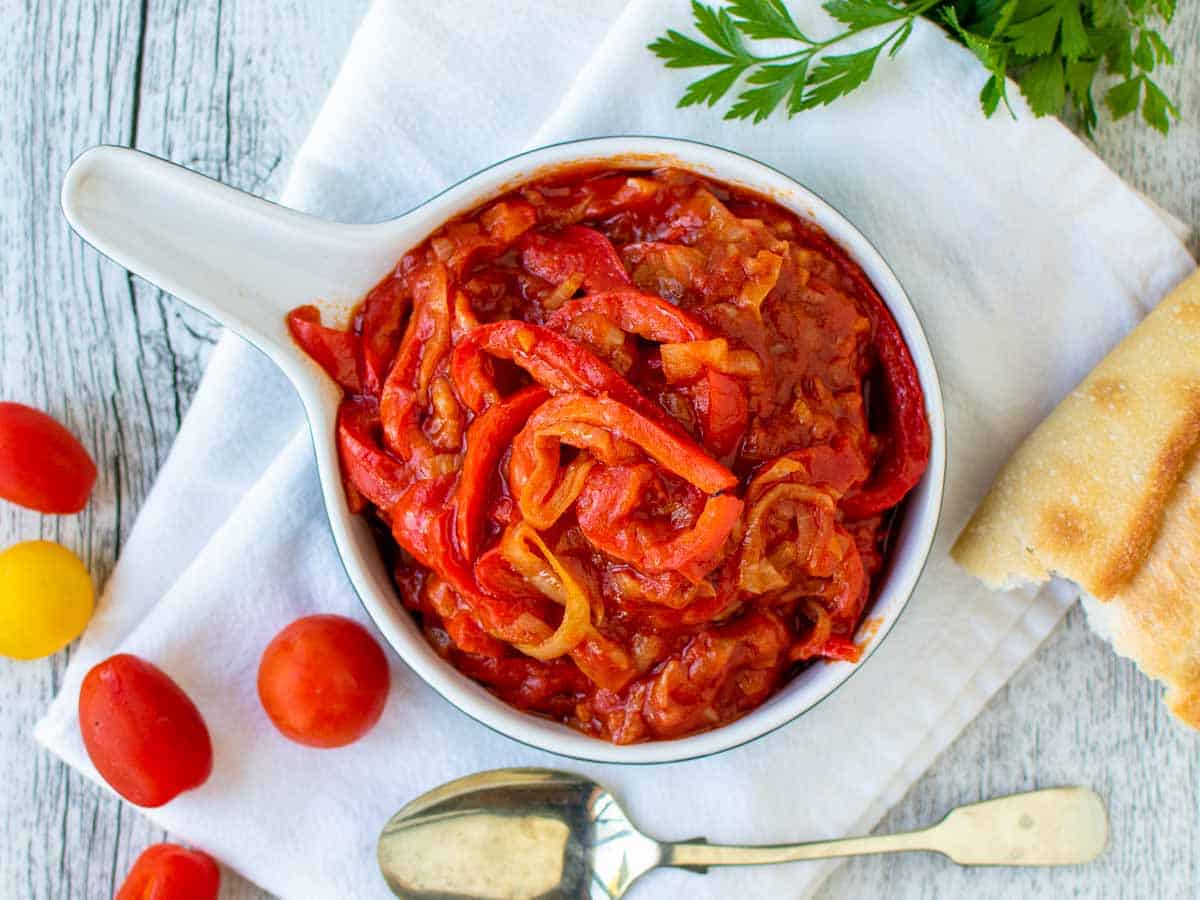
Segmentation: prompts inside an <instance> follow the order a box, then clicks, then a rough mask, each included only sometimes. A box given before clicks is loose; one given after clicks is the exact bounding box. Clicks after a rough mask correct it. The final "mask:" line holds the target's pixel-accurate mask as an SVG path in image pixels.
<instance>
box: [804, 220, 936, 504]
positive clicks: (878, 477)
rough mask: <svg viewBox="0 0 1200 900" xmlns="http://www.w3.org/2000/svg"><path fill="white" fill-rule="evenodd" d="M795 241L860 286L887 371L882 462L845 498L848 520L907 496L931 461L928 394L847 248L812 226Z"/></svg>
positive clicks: (874, 340) (879, 356) (880, 302)
mask: <svg viewBox="0 0 1200 900" xmlns="http://www.w3.org/2000/svg"><path fill="white" fill-rule="evenodd" d="M797 240H798V241H800V242H802V243H804V244H806V245H808V246H810V247H813V248H815V249H817V250H818V251H819V252H821V253H822V254H824V255H825V256H826V257H828V258H829V259H832V260H833V261H834V263H835V265H836V266H837V267H838V271H839V272H841V273H842V275H843V276H845V277H846V278H848V279H849V280H850V281H851V282H853V284H854V286H855V288H857V290H858V294H859V296H860V297H861V298H862V299H863V301H864V303H865V304H866V307H867V308H866V309H865V310H863V312H865V313H866V315H867V317H868V318H869V319H870V320H871V326H872V345H873V346H874V349H875V356H876V358H877V359H878V360H879V367H880V369H881V371H882V374H883V379H882V380H883V385H882V386H883V388H884V401H885V402H886V404H887V410H888V419H889V421H888V425H887V429H888V430H887V432H886V433H885V435H883V437H884V446H883V447H882V452H881V453H880V461H879V463H878V465H877V467H876V469H875V471H874V472H873V473H872V475H871V478H870V479H869V480H868V481H867V483H866V484H865V485H863V486H862V487H861V488H860V489H859V490H857V491H856V492H854V493H852V494H849V495H848V496H846V497H845V498H844V499H843V500H842V510H843V512H844V513H845V514H846V516H847V517H848V518H851V519H865V518H866V517H868V516H873V515H876V514H878V513H881V512H883V511H884V510H886V509H890V508H891V507H893V506H895V505H896V504H897V503H899V502H900V501H901V500H903V499H904V496H905V495H906V494H907V493H908V492H909V491H910V490H912V489H913V487H915V486H916V484H917V482H918V481H920V480H921V476H922V475H923V474H924V472H925V469H926V467H927V466H928V464H929V453H930V448H931V446H932V443H931V437H930V433H929V420H928V419H927V418H926V417H925V395H924V392H923V390H922V388H921V379H920V377H919V376H918V375H917V367H916V364H915V363H914V362H913V358H912V353H911V352H909V349H908V345H907V344H905V343H904V337H903V336H902V335H901V334H900V328H899V326H898V325H897V324H896V320H895V318H893V317H892V313H891V310H889V309H888V307H887V304H886V303H884V302H883V298H882V297H880V296H879V292H878V291H876V290H875V288H874V286H873V285H872V284H871V282H870V280H869V279H868V278H867V276H866V273H865V272H863V270H862V269H861V268H860V267H859V266H858V264H857V263H855V262H854V260H852V259H850V257H849V256H848V255H847V254H846V251H845V250H843V249H842V248H841V247H840V246H838V245H837V244H836V243H835V242H834V241H833V240H832V239H830V238H829V237H828V236H826V235H824V234H822V233H818V232H817V231H816V230H814V229H806V230H805V231H803V232H801V233H800V234H799V235H798V236H797Z"/></svg>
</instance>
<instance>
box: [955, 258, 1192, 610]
mask: <svg viewBox="0 0 1200 900" xmlns="http://www.w3.org/2000/svg"><path fill="white" fill-rule="evenodd" d="M1197 441H1200V274H1197V275H1193V276H1192V277H1190V278H1189V279H1188V280H1187V281H1185V282H1184V283H1183V284H1182V285H1180V287H1179V288H1177V289H1176V291H1175V292H1174V293H1173V294H1171V296H1170V297H1168V298H1167V299H1166V300H1164V301H1163V302H1162V303H1161V304H1159V306H1158V308H1157V309H1155V310H1154V312H1152V313H1150V315H1149V316H1147V317H1146V319H1145V321H1143V322H1142V323H1141V324H1140V325H1139V326H1138V327H1137V328H1136V329H1134V330H1133V332H1131V333H1130V334H1129V335H1128V336H1127V337H1126V338H1125V340H1123V341H1122V342H1121V343H1120V344H1119V345H1118V346H1117V347H1116V348H1115V349H1114V350H1113V351H1112V352H1111V353H1110V354H1109V355H1108V356H1107V357H1105V359H1104V360H1103V361H1102V362H1101V363H1100V365H1098V366H1097V367H1096V368H1095V369H1094V370H1093V371H1092V373H1091V374H1090V375H1088V376H1087V378H1085V379H1084V380H1083V382H1082V383H1081V384H1080V385H1079V386H1078V387H1077V388H1075V390H1074V391H1072V392H1071V393H1070V394H1069V395H1068V396H1067V397H1066V398H1065V399H1064V400H1063V401H1062V403H1060V404H1059V405H1058V407H1057V408H1056V409H1055V410H1054V412H1052V413H1051V414H1050V416H1049V417H1048V418H1047V419H1046V420H1045V421H1044V422H1042V424H1041V425H1039V426H1038V428H1037V430H1036V431H1034V432H1033V434H1031V435H1030V436H1029V437H1028V438H1027V439H1026V440H1025V442H1024V443H1023V444H1022V445H1021V446H1020V448H1018V450H1017V452H1016V453H1015V454H1013V456H1012V458H1011V459H1010V460H1009V461H1008V463H1007V464H1006V465H1005V466H1004V468H1003V469H1002V470H1001V472H1000V474H999V476H997V478H996V481H995V483H994V484H993V485H992V488H991V490H990V491H989V492H988V494H987V496H986V497H984V499H983V502H982V503H981V504H980V506H979V508H978V509H977V510H976V511H975V514H974V516H972V517H971V520H970V522H968V523H967V527H966V528H965V529H964V530H963V533H962V534H961V535H959V538H958V540H957V541H956V542H955V545H954V548H953V550H952V551H951V553H952V555H953V556H954V558H955V559H956V560H957V561H958V562H959V563H960V564H961V565H962V566H964V567H965V568H966V569H968V570H970V571H971V572H974V573H975V574H976V575H977V576H979V577H980V578H981V579H983V581H985V582H987V583H988V584H990V585H992V586H994V587H1002V586H1005V585H1008V584H1011V583H1013V582H1016V581H1034V582H1043V581H1046V580H1047V579H1048V578H1049V577H1050V575H1051V573H1056V574H1060V575H1063V576H1064V577H1067V578H1070V579H1071V580H1073V581H1075V582H1077V583H1078V584H1079V585H1081V586H1082V587H1083V588H1084V589H1085V590H1087V591H1088V592H1089V593H1091V594H1093V595H1094V596H1096V597H1099V598H1100V599H1108V598H1111V597H1112V596H1113V595H1114V594H1116V593H1117V592H1118V591H1119V590H1120V589H1121V588H1122V587H1123V586H1124V585H1125V584H1127V583H1128V582H1129V580H1130V579H1131V578H1132V577H1133V575H1134V574H1135V573H1136V572H1137V571H1138V569H1139V567H1140V566H1141V565H1142V563H1143V561H1144V560H1145V559H1146V555H1147V553H1148V552H1149V551H1150V547H1151V545H1152V543H1153V542H1154V539H1155V535H1156V534H1157V533H1158V529H1159V524H1160V522H1161V520H1162V513H1163V508H1164V506H1165V504H1166V501H1167V498H1168V496H1169V495H1170V493H1171V491H1172V490H1173V489H1174V487H1175V485H1176V484H1177V483H1178V481H1179V478H1180V476H1181V474H1182V472H1183V468H1184V466H1185V464H1186V463H1187V462H1188V460H1189V458H1190V456H1191V454H1192V450H1193V448H1194V447H1195V446H1196V444H1197Z"/></svg>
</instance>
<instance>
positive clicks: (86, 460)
mask: <svg viewBox="0 0 1200 900" xmlns="http://www.w3.org/2000/svg"><path fill="white" fill-rule="evenodd" d="M95 482H96V465H95V463H93V462H92V458H91V457H90V456H88V452H87V451H86V450H84V449H83V445H82V444H80V443H79V441H77V440H76V439H75V435H73V434H71V432H69V431H67V429H65V428H63V426H61V425H59V424H58V422H56V421H54V419H52V418H50V417H49V416H48V415H46V414H45V413H44V412H41V411H39V410H36V409H33V408H31V407H28V406H24V405H22V404H20V403H0V497H3V498H4V499H5V500H11V501H12V502H13V503H17V504H19V505H21V506H25V507H28V508H29V509H36V510H37V511H38V512H43V513H58V514H62V513H77V512H79V511H80V510H81V509H83V507H84V505H85V504H86V503H87V499H88V494H90V493H91V491H92V485H93V484H95Z"/></svg>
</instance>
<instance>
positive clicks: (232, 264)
mask: <svg viewBox="0 0 1200 900" xmlns="http://www.w3.org/2000/svg"><path fill="white" fill-rule="evenodd" d="M62 207H63V212H64V213H65V214H66V217H67V221H68V222H70V224H71V227H72V228H74V229H75V231H76V232H78V233H79V235H80V237H82V238H83V239H84V240H85V241H87V242H88V243H89V244H91V245H92V246H94V247H95V248H96V249H97V250H99V251H100V252H101V253H103V254H104V255H105V256H108V257H109V258H111V259H112V260H113V261H115V262H117V263H119V264H120V265H122V266H124V267H125V268H127V269H129V270H130V271H132V272H134V273H136V274H137V275H140V276H142V277H143V278H145V279H146V280H147V281H150V282H152V283H154V284H156V285H158V286H159V287H161V288H162V289H163V290H165V291H169V292H170V293H172V294H174V295H176V296H177V297H179V298H180V299H182V300H184V301H186V302H187V303H189V304H190V305H192V306H194V307H196V308H197V309H199V310H201V311H202V312H205V313H207V314H208V315H210V316H212V317H213V318H214V319H216V320H217V321H219V322H221V323H222V324H223V325H226V326H228V327H229V328H232V329H233V330H234V331H237V332H238V333H239V334H241V335H242V336H243V337H245V338H247V339H249V340H250V341H251V342H253V343H254V344H256V345H258V346H259V348H260V349H262V350H264V351H265V352H266V353H267V354H268V355H269V356H271V357H272V358H273V359H275V360H276V362H278V363H280V364H282V365H283V366H284V368H285V369H290V370H292V371H293V372H294V371H295V368H296V366H295V363H296V359H295V358H296V356H297V353H298V351H297V350H296V348H295V346H294V345H293V344H292V342H291V340H290V338H289V336H288V332H287V327H286V324H285V322H284V316H285V315H286V313H287V311H288V310H290V309H292V308H294V307H296V306H299V305H302V304H305V303H312V302H313V301H316V300H322V301H326V304H334V305H335V306H336V307H338V308H340V309H341V310H343V311H344V310H348V309H349V307H350V304H351V303H352V302H354V301H355V300H356V299H357V298H359V297H361V296H362V294H364V293H365V292H366V291H367V290H368V289H369V288H370V287H371V286H372V285H373V284H374V283H375V282H376V281H378V280H379V279H380V278H381V277H382V276H383V275H384V274H385V273H386V272H387V270H388V268H389V267H390V266H391V265H392V264H393V263H394V261H395V255H393V253H392V249H393V248H390V247H389V246H388V243H389V242H388V241H387V240H386V239H385V237H386V235H385V233H384V231H383V230H381V226H374V225H343V224H338V223H335V222H329V221H326V220H324V219H318V218H315V217H313V216H308V215H305V214H303V213H299V212H296V211H295V210H291V209H287V208H285V207H282V206H278V205H276V204H274V203H270V202H268V201H266V200H262V199H260V198H258V197H254V196H251V195H250V194H246V193H243V192H242V191H238V190H235V189H233V188H231V187H227V186H225V185H223V184H221V183H219V182H217V181H214V180H212V179H211V178H206V177H205V176H203V175H200V174H199V173H197V172H193V171H191V170H189V169H185V168H183V167H182V166H177V165H175V164H173V163H169V162H167V161H166V160H162V159H159V158H158V157H155V156H150V155H149V154H146V153H141V152H139V151H136V150H128V149H125V148H122V147H94V148H92V149H91V150H88V151H86V152H85V153H83V154H82V155H81V156H80V157H79V158H78V159H76V160H75V162H74V163H73V164H72V165H71V168H70V169H69V170H68V171H67V175H66V178H65V180H64V182H63V190H62ZM289 363H290V365H289ZM289 374H292V372H289Z"/></svg>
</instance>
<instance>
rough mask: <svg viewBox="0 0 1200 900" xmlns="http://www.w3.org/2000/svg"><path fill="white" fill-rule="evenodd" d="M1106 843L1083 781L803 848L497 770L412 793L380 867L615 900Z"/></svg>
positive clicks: (422, 892) (399, 892) (483, 889)
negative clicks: (731, 869)
mask: <svg viewBox="0 0 1200 900" xmlns="http://www.w3.org/2000/svg"><path fill="white" fill-rule="evenodd" d="M1107 841H1108V815H1107V813H1106V811H1105V808H1104V803H1103V801H1102V800H1101V799H1100V798H1099V797H1098V796H1097V795H1096V794H1095V793H1094V792H1093V791H1090V790H1088V789H1086V788H1050V789H1046V790H1040V791H1030V792H1028V793H1024V794H1014V795H1012V796H1009V797H1000V798H997V799H995V800H987V801H984V802H982V803H973V804H969V805H967V806H960V807H958V808H957V809H955V810H952V811H951V812H950V813H949V814H948V815H947V816H946V817H945V818H944V819H943V820H942V821H941V822H939V823H938V824H937V825H934V826H933V827H932V828H926V829H923V830H921V831H915V832H909V833H907V834H889V835H880V836H870V837H861V838H846V839H843V840H836V841H821V842H817V843H806V844H779V845H773V846H762V847H743V846H722V845H717V844H709V843H708V842H707V841H705V840H704V839H703V838H699V839H695V840H691V841H684V842H681V843H660V842H659V841H656V840H654V839H653V838H649V837H647V836H646V835H644V834H642V833H641V832H640V831H639V830H638V829H637V827H636V826H635V825H634V824H633V823H632V822H631V821H630V820H629V818H628V816H626V815H625V812H624V811H623V810H622V809H621V807H620V806H619V805H618V803H617V801H616V798H614V797H613V795H612V794H610V793H609V792H608V791H606V790H605V789H604V788H603V787H601V786H600V785H599V784H597V783H596V782H594V781H592V780H591V779H589V778H585V777H583V776H582V775H574V774H572V773H570V772H559V771H555V770H553V769H497V770H495V771H491V772H481V773H479V774H477V775H469V776H467V777H466V778H460V779H458V780H457V781H452V782H450V783H449V784H445V785H443V786H441V787H439V788H435V789H434V790H432V791H430V792H429V793H427V794H424V795H423V796H421V797H418V798H417V799H416V800H414V801H413V802H412V803H409V804H408V805H407V806H405V807H404V808H403V809H401V810H400V811H399V812H398V813H396V815H394V816H393V817H392V818H391V819H390V820H389V821H388V823H387V825H385V826H384V829H383V832H382V834H381V835H380V836H379V845H378V858H379V867H380V870H381V871H382V872H383V876H384V879H385V880H386V881H387V883H388V886H389V887H390V888H391V889H392V892H393V893H394V894H396V896H398V897H405V898H411V900H432V898H435V897H475V898H481V900H483V898H487V900H519V898H534V897H561V898H590V900H616V898H619V897H621V896H622V895H623V894H624V893H625V892H626V891H627V890H629V887H630V886H631V885H632V884H633V883H634V882H635V881H636V880H637V879H638V878H640V877H641V876H642V875H644V874H646V873H647V872H649V871H650V870H651V869H654V868H657V867H659V866H671V867H674V868H682V869H688V870H690V871H693V872H701V873H703V872H706V871H707V870H708V868H709V867H710V866H739V865H767V864H772V863H784V862H794V861H798V860H810V859H825V858H830V857H840V856H859V855H863V854H870V853H893V852H898V851H905V850H932V851H936V852H939V853H942V854H944V855H946V856H949V857H950V858H951V859H953V860H954V861H955V862H958V863H961V864H964V865H1014V866H1051V865H1073V864H1078V863H1084V862H1088V861H1090V860H1092V859H1095V858H1096V857H1097V856H1098V855H1099V854H1100V853H1101V852H1102V851H1103V850H1104V846H1105V844H1106V843H1107Z"/></svg>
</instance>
